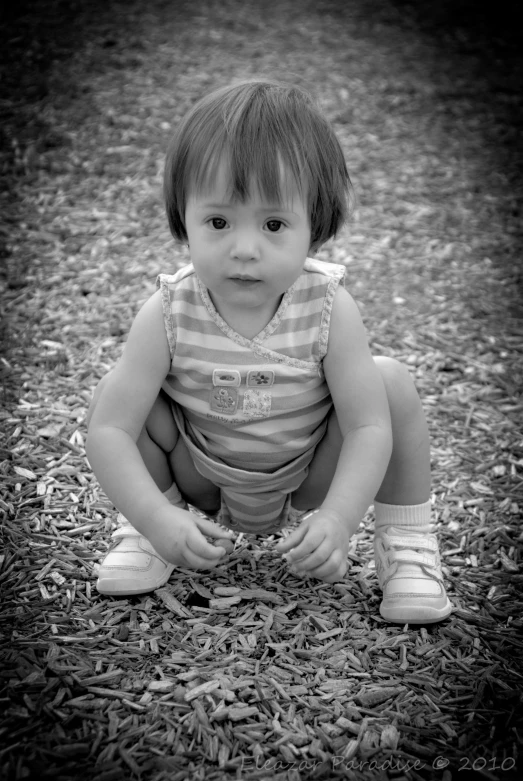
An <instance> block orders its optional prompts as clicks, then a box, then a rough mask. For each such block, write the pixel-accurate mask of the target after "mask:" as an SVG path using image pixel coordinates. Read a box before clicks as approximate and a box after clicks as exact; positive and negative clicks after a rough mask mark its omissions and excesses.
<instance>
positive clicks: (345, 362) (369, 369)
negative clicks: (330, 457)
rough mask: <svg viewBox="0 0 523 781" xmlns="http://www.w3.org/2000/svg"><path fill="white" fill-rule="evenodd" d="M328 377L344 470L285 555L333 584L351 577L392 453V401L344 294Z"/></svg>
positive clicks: (283, 547)
mask: <svg viewBox="0 0 523 781" xmlns="http://www.w3.org/2000/svg"><path fill="white" fill-rule="evenodd" d="M323 366H324V371H325V378H326V381H327V384H328V386H329V390H330V392H331V395H332V399H333V402H334V409H335V410H336V415H337V418H338V424H339V426H340V429H341V433H342V436H343V444H342V448H341V452H340V455H339V459H338V465H337V468H336V472H335V475H334V478H333V480H332V483H331V485H330V488H329V490H328V493H327V496H326V497H325V500H324V502H323V503H322V505H321V507H320V508H319V511H318V512H316V513H314V514H313V515H310V516H308V517H307V518H306V519H305V520H304V521H303V523H302V524H301V525H300V526H299V527H298V529H296V531H295V532H293V533H292V534H291V535H290V536H289V537H288V538H287V539H286V540H284V541H283V542H282V543H279V545H278V547H277V550H278V551H280V552H282V553H287V559H288V560H289V562H291V563H292V564H293V565H294V568H295V569H297V570H299V571H303V572H308V573H309V574H312V575H314V576H316V577H321V578H322V579H324V580H327V581H328V582H333V581H334V580H336V579H339V578H340V577H342V576H343V574H344V572H345V568H346V557H347V550H348V544H349V539H350V537H351V535H352V534H354V532H355V531H356V530H357V528H358V526H359V523H360V521H361V519H362V517H363V515H364V513H365V512H366V510H367V508H368V507H369V505H370V504H372V502H373V501H374V497H375V495H376V494H377V492H378V490H379V487H380V485H381V483H382V481H383V478H384V476H385V472H386V470H387V466H388V463H389V460H390V456H391V452H392V432H391V425H390V414H389V406H388V401H387V395H386V391H385V387H384V385H383V381H382V379H381V375H380V372H379V370H378V368H377V367H376V365H375V363H374V360H373V358H372V355H371V353H370V350H369V346H368V342H367V336H366V333H365V329H364V326H363V323H362V320H361V317H360V314H359V311H358V308H357V306H356V304H355V302H354V301H353V299H352V298H351V296H350V295H349V294H348V293H347V291H346V290H344V289H343V288H340V289H339V290H338V291H337V292H336V296H335V299H334V303H333V308H332V314H331V326H330V331H329V347H328V352H327V355H326V356H325V359H324V362H323Z"/></svg>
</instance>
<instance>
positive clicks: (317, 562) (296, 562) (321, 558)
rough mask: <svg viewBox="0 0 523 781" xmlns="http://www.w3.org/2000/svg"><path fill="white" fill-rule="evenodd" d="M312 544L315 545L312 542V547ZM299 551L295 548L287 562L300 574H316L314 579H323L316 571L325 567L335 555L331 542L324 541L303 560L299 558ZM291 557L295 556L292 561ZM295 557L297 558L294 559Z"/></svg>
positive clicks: (303, 557)
mask: <svg viewBox="0 0 523 781" xmlns="http://www.w3.org/2000/svg"><path fill="white" fill-rule="evenodd" d="M312 544H313V543H312V542H311V545H312ZM300 547H301V546H300ZM299 550H300V549H299V548H295V549H294V550H293V551H291V553H290V554H289V555H288V556H287V560H288V561H289V563H290V564H292V566H293V568H294V569H295V570H297V571H298V572H307V573H309V574H314V577H321V575H316V570H318V569H319V568H322V567H324V566H325V565H326V563H327V562H328V561H329V559H330V557H331V555H332V554H333V550H332V545H331V544H330V542H329V541H328V540H326V539H324V540H323V541H322V542H321V543H320V544H319V545H317V546H316V547H314V548H313V549H312V550H311V552H310V553H306V554H305V555H304V556H302V557H301V558H298V555H299ZM291 555H292V556H293V558H292V559H291ZM295 556H296V558H294V557H295Z"/></svg>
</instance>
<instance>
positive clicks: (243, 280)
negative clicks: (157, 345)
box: [231, 277, 261, 287]
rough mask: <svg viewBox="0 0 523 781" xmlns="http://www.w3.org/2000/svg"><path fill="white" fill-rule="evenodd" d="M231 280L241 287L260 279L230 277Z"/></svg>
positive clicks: (248, 285)
mask: <svg viewBox="0 0 523 781" xmlns="http://www.w3.org/2000/svg"><path fill="white" fill-rule="evenodd" d="M231 280H232V281H233V282H236V284H238V285H241V286H242V287H250V286H251V285H255V284H256V283H257V282H260V281H261V280H259V279H255V277H231Z"/></svg>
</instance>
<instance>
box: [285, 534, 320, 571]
mask: <svg viewBox="0 0 523 781" xmlns="http://www.w3.org/2000/svg"><path fill="white" fill-rule="evenodd" d="M323 536H324V535H323V531H322V529H320V528H318V527H316V528H306V532H305V534H304V536H303V538H302V539H301V541H300V543H299V544H298V545H296V546H294V547H293V548H291V550H289V551H288V553H285V554H284V556H283V558H285V559H287V561H289V562H293V563H295V562H300V564H301V560H302V559H306V558H307V556H309V555H310V554H311V553H313V552H314V551H315V550H316V549H317V548H318V547H319V546H320V544H321V542H322V540H323Z"/></svg>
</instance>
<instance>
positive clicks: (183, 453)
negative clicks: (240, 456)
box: [86, 375, 220, 513]
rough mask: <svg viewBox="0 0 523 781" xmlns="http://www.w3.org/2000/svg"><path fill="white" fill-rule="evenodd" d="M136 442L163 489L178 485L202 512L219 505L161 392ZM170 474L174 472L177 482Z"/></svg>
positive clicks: (100, 386) (97, 393)
mask: <svg viewBox="0 0 523 781" xmlns="http://www.w3.org/2000/svg"><path fill="white" fill-rule="evenodd" d="M107 376H109V375H106V377H107ZM106 377H103V378H102V379H101V380H100V383H99V384H98V386H97V387H96V390H95V392H94V395H93V400H92V402H91V405H90V407H89V411H88V413H87V421H86V422H87V425H89V423H90V420H91V417H92V415H93V412H94V410H95V408H96V405H97V403H98V399H99V398H100V393H101V391H102V389H103V386H104V384H105V381H106ZM136 445H137V447H138V450H139V451H140V455H141V456H142V458H143V461H144V464H145V466H146V468H147V471H148V472H149V474H150V475H151V477H152V478H153V479H154V481H155V483H156V485H157V486H158V488H159V489H160V490H161V491H162V492H164V493H166V492H167V491H169V490H170V491H171V494H173V493H174V489H175V488H178V489H179V492H181V494H182V496H183V499H184V500H185V501H186V502H189V503H190V504H192V505H194V506H195V507H198V508H199V509H200V510H202V511H203V512H210V513H212V512H214V511H215V510H217V509H219V506H220V494H219V490H218V489H217V488H216V486H215V485H213V483H211V482H210V481H209V480H207V479H206V478H204V477H202V475H200V473H199V472H198V471H197V470H196V468H195V467H194V464H193V460H192V457H191V455H190V453H189V451H188V450H187V447H186V446H185V443H184V441H183V439H182V438H181V437H180V436H179V433H178V428H177V426H176V423H175V421H174V418H173V415H172V412H171V407H170V403H169V401H168V400H167V398H166V397H165V395H164V394H163V392H160V394H159V396H158V398H157V399H156V401H155V403H154V405H153V407H152V409H151V411H150V413H149V415H148V416H147V420H146V422H145V425H144V427H143V429H142V431H141V433H140V436H139V437H138V440H137V442H136ZM173 475H175V476H176V483H174V480H173ZM173 486H174V488H173ZM179 492H178V495H179ZM169 498H170V497H169ZM172 503H173V504H179V503H182V499H181V497H180V501H179V502H178V501H177V502H172Z"/></svg>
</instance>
